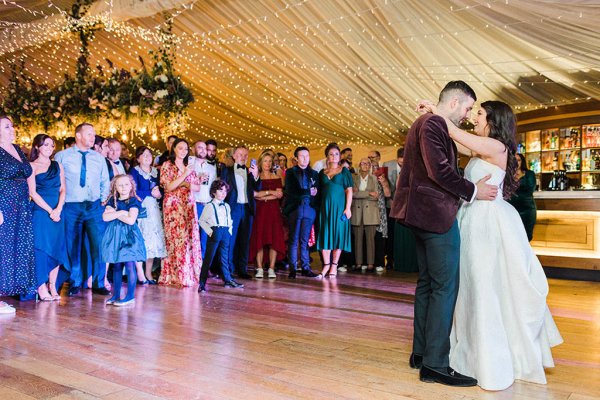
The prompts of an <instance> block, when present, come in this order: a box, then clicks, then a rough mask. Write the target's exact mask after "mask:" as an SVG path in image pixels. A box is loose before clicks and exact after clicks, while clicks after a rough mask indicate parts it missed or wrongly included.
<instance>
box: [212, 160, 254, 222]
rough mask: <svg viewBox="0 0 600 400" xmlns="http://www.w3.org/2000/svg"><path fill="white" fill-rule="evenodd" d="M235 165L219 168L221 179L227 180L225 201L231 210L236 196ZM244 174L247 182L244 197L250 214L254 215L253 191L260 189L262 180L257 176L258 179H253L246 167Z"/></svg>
mask: <svg viewBox="0 0 600 400" xmlns="http://www.w3.org/2000/svg"><path fill="white" fill-rule="evenodd" d="M236 167H237V165H236V164H234V165H233V167H226V168H223V169H222V170H221V180H223V181H225V182H227V184H228V185H229V192H227V197H225V201H226V202H227V204H229V206H230V207H232V210H233V206H235V205H236V204H237V197H238V192H237V185H236V184H235V173H234V170H233V168H236ZM246 174H247V180H246V181H247V182H248V183H247V185H246V197H247V198H248V207H249V208H250V214H251V215H254V214H255V210H256V200H255V199H254V192H258V191H260V188H261V186H262V182H261V181H260V178H258V180H256V181H255V180H254V176H253V175H252V174H251V173H250V172H248V169H246Z"/></svg>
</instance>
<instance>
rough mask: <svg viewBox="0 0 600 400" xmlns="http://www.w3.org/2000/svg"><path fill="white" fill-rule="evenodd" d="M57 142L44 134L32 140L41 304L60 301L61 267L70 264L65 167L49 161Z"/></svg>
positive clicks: (31, 193) (32, 188) (32, 194)
mask: <svg viewBox="0 0 600 400" xmlns="http://www.w3.org/2000/svg"><path fill="white" fill-rule="evenodd" d="M52 153H54V141H53V140H52V138H51V137H50V136H48V135H45V134H43V133H42V134H39V135H37V136H36V137H35V138H34V139H33V144H32V146H31V153H30V154H29V159H30V160H31V167H32V168H33V174H32V175H31V176H30V177H29V178H28V179H27V183H28V184H29V196H30V197H31V200H33V242H34V248H35V273H36V277H37V286H38V289H37V292H38V295H39V298H40V300H41V301H53V300H60V295H59V294H58V292H57V290H56V276H57V274H58V268H59V266H60V265H61V264H65V263H66V262H67V247H66V242H65V224H64V221H63V219H62V209H63V206H64V205H65V195H66V189H65V174H64V171H63V169H62V166H61V165H60V164H59V163H58V162H56V161H52V160H50V157H52Z"/></svg>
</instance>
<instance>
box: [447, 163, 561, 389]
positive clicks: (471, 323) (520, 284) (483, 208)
mask: <svg viewBox="0 0 600 400" xmlns="http://www.w3.org/2000/svg"><path fill="white" fill-rule="evenodd" d="M488 174H491V178H490V180H489V181H488V183H489V184H492V185H498V186H499V188H500V190H499V192H498V196H497V198H496V199H495V200H494V201H481V200H475V201H474V202H472V203H470V204H464V205H463V206H462V207H461V208H460V210H459V212H458V217H457V218H458V222H459V227H460V238H461V245H460V285H459V291H458V299H457V302H456V311H455V313H454V325H453V327H452V333H451V336H450V341H451V350H450V366H451V367H452V368H454V369H455V370H456V371H458V372H460V373H462V374H466V375H469V376H472V377H474V378H476V379H477V381H478V384H479V386H481V387H482V388H483V389H486V390H503V389H506V388H508V387H509V386H511V385H512V383H513V382H514V380H515V379H520V380H524V381H529V382H535V383H546V375H545V373H544V367H553V366H554V362H553V360H552V353H551V351H550V348H551V347H553V346H556V345H558V344H560V343H562V337H561V336H560V333H559V332H558V329H557V327H556V324H555V323H554V320H553V319H552V315H551V314H550V310H549V309H548V306H547V305H546V296H547V295H548V282H547V280H546V275H545V274H544V271H543V269H542V266H541V264H540V262H539V261H538V259H537V257H536V256H535V254H534V253H533V250H532V249H531V246H530V245H529V242H528V240H527V234H526V233H525V228H524V227H523V223H522V222H521V218H520V217H519V214H518V213H517V211H516V210H515V209H514V208H513V206H511V205H510V204H508V203H507V202H506V201H504V200H503V199H502V182H503V180H504V175H505V172H504V170H502V169H501V168H499V167H498V166H496V165H493V164H490V163H489V162H487V161H484V160H482V159H479V158H473V159H471V160H470V162H469V164H468V165H467V167H466V169H465V178H467V179H468V180H469V181H471V182H477V181H478V180H480V179H481V178H483V177H484V176H486V175H488Z"/></svg>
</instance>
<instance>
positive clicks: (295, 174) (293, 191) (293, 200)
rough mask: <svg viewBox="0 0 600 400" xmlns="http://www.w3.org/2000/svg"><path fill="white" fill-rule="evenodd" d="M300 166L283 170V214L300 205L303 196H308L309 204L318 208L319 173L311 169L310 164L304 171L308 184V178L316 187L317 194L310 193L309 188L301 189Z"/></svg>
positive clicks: (288, 213)
mask: <svg viewBox="0 0 600 400" xmlns="http://www.w3.org/2000/svg"><path fill="white" fill-rule="evenodd" d="M300 169H301V168H300V167H298V166H297V165H296V166H295V167H292V168H288V169H287V170H286V172H285V189H284V193H285V204H284V206H283V214H284V215H290V214H291V213H292V212H294V211H295V210H297V209H298V206H299V205H300V200H301V199H302V197H303V196H310V206H311V207H312V208H314V209H317V208H319V203H320V201H319V200H318V197H319V195H320V193H321V191H320V188H319V185H320V181H319V173H318V172H317V171H315V170H314V169H312V168H311V167H310V166H308V167H306V169H305V170H304V172H305V173H306V174H308V179H309V184H310V179H312V180H313V182H314V183H313V184H312V186H314V187H316V188H317V195H316V196H311V195H310V188H309V189H302V184H301V182H300Z"/></svg>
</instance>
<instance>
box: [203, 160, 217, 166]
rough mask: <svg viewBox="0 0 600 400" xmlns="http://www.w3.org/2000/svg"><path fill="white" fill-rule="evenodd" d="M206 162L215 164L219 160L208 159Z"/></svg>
mask: <svg viewBox="0 0 600 400" xmlns="http://www.w3.org/2000/svg"><path fill="white" fill-rule="evenodd" d="M206 162H207V163H209V164H210V165H215V164H216V163H217V160H206Z"/></svg>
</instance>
